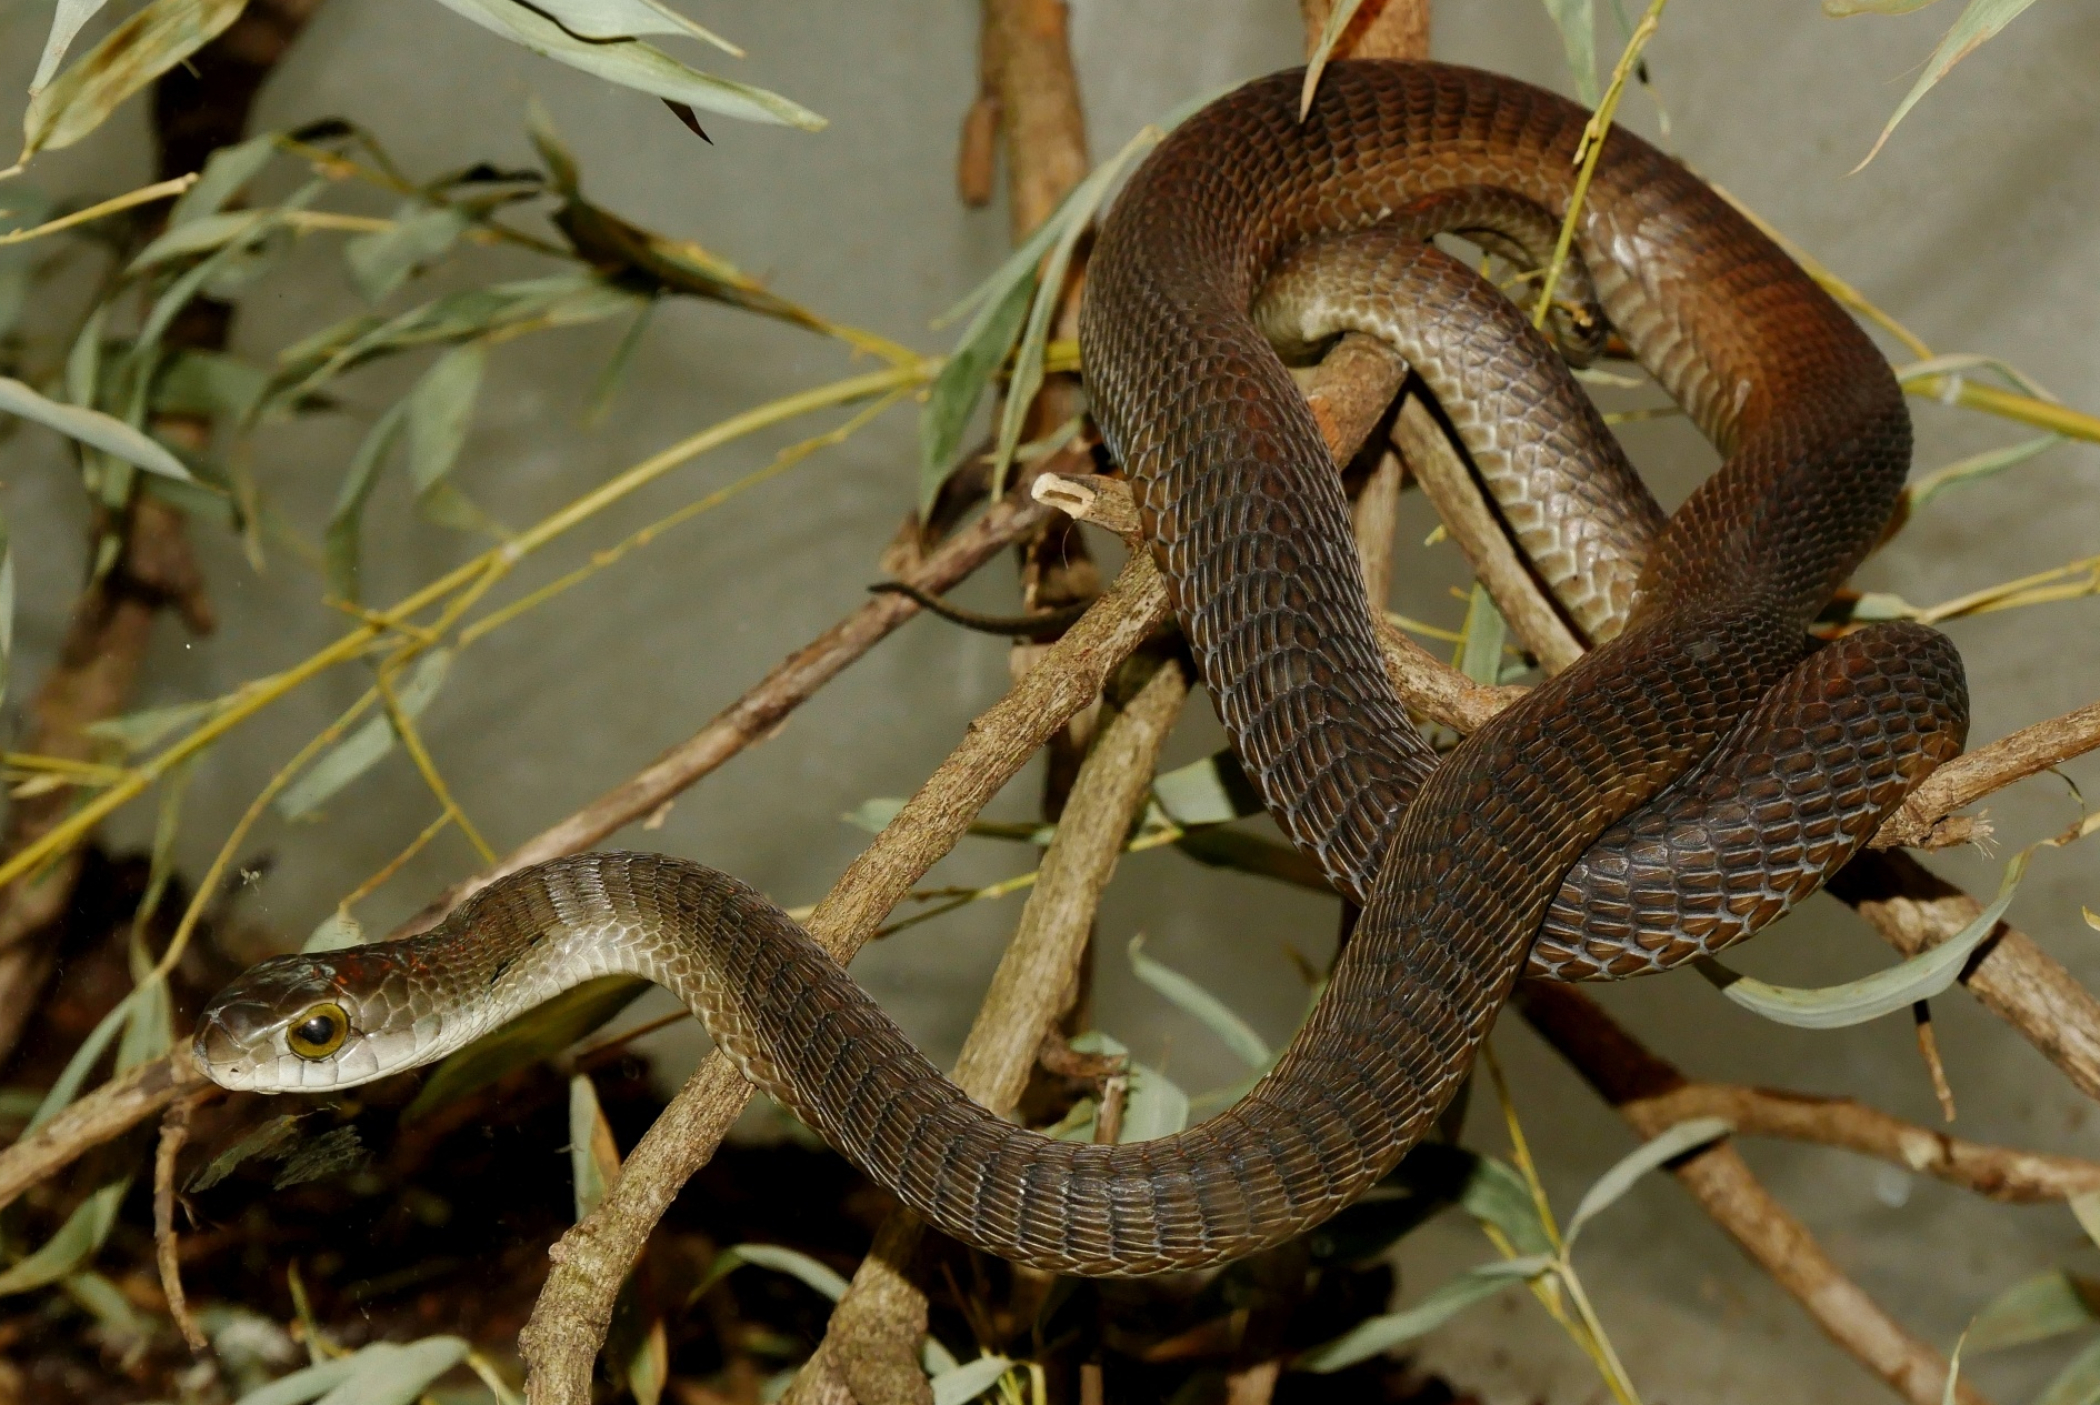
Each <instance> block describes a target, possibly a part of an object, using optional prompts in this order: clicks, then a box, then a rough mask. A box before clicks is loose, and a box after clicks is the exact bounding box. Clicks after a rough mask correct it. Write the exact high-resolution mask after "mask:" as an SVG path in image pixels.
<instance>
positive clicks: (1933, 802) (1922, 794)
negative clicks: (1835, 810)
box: [1874, 702, 2100, 849]
mask: <svg viewBox="0 0 2100 1405" xmlns="http://www.w3.org/2000/svg"><path fill="white" fill-rule="evenodd" d="M2095 747H2100V702H2095V703H2088V704H2086V705H2085V706H2084V707H2081V708H2079V709H2078V710H2077V711H2075V712H2067V713H2065V714H2063V716H2061V717H2052V718H2050V719H2049V720H2048V721H2046V722H2037V723H2035V724H2034V725H2033V726H2031V727H2022V728H2021V729H2020V730H2019V731H2017V732H2014V733H2012V734H2010V735H2009V736H2003V737H2000V738H1999V739H1998V740H1996V741H1994V742H1992V743H1991V744H1990V745H1989V746H1985V747H1979V748H1977V749H1976V750H1975V751H1972V752H1969V753H1968V754H1967V755H1964V756H1957V757H1955V758H1954V759H1953V760H1952V761H1949V762H1948V763H1947V764H1946V765H1944V766H1942V767H1940V768H1939V769H1938V770H1937V771H1934V772H1933V773H1932V774H1931V775H1929V776H1927V777H1926V778H1925V780H1924V782H1923V783H1922V784H1921V785H1919V786H1918V788H1917V789H1916V790H1914V791H1912V792H1911V793H1910V794H1909V795H1908V796H1906V797H1905V798H1904V801H1903V804H1902V805H1900V806H1899V807H1897V810H1896V813H1895V814H1893V815H1890V816H1889V817H1888V819H1887V820H1886V821H1884V822H1883V823H1882V826H1881V828H1880V830H1879V831H1878V832H1876V834H1875V835H1874V847H1876V848H1877V849H1893V848H1897V847H1900V846H1902V845H1906V844H1923V843H1925V842H1926V841H1927V840H1928V839H1929V838H1931V837H1932V836H1933V833H1934V830H1935V828H1936V827H1937V826H1938V825H1940V824H1941V822H1942V821H1944V820H1945V819H1946V818H1947V816H1949V815H1951V814H1952V813H1953V812H1954V811H1956V810H1959V809H1960V808H1961V807H1962V806H1964V805H1973V804H1975V803H1976V802H1977V801H1978V800H1981V799H1983V797H1985V796H1986V795H1989V794H1991V793H1992V792H1993V791H1997V790H2003V789H2004V788H2005V787H2007V786H2009V785H2011V784H2012V783H2013V782H2015V781H2021V780H2025V779H2027V777H2029V776H2032V775H2035V774H2036V773H2038V772H2041V771H2046V770H2048V769H2049V768H2050V767H2051V766H2060V765H2062V764H2063V763H2064V762H2066V761H2069V760H2072V759H2073V758H2075V757H2079V756H2083V755H2085V754H2086V753H2087V752H2089V751H2091V750H2093V749H2094V748H2095Z"/></svg>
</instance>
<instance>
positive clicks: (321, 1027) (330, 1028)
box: [299, 1015, 335, 1044]
mask: <svg viewBox="0 0 2100 1405" xmlns="http://www.w3.org/2000/svg"><path fill="white" fill-rule="evenodd" d="M334 1034H335V1020H334V1019H332V1018H331V1017H329V1016H327V1015H315V1016H314V1017H313V1018H312V1019H310V1020H308V1021H307V1022H306V1023H305V1024H303V1025H300V1026H299V1038H300V1039H302V1040H304V1041H305V1042H306V1043H308V1044H326V1043H327V1042H328V1041H329V1039H330V1038H331V1037H333V1036H334Z"/></svg>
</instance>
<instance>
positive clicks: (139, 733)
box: [86, 698, 220, 756]
mask: <svg viewBox="0 0 2100 1405" xmlns="http://www.w3.org/2000/svg"><path fill="white" fill-rule="evenodd" d="M219 705H220V704H219V699H217V698H212V699H210V700H208V701H206V702H188V703H172V704H170V705H169V706H167V707H149V708H147V709H145V710H144V711H142V712H127V713H125V714H124V715H123V716H121V717H110V718H105V719H104V720H102V721H100V722H91V723H89V724H88V726H87V729H86V730H87V734H88V735H89V736H91V737H94V738H96V739H97V740H98V741H108V742H115V743H116V744H117V745H118V746H121V747H123V748H124V751H125V754H126V755H129V756H136V755H138V754H139V753H140V752H142V751H150V750H152V749H153V748H154V747H156V746H158V745H160V743H161V742H163V741H165V740H166V739H167V738H169V737H171V736H173V735H174V734H175V733H176V732H178V731H180V730H182V729H183V728H185V727H188V726H189V725H190V724H192V723H194V722H201V721H203V720H204V719H205V718H206V717H209V716H210V715H211V714H212V713H214V712H217V711H218V710H219Z"/></svg>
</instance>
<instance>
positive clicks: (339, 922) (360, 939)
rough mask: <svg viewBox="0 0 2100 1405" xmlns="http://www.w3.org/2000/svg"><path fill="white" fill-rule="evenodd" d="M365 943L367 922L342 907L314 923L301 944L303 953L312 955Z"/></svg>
mask: <svg viewBox="0 0 2100 1405" xmlns="http://www.w3.org/2000/svg"><path fill="white" fill-rule="evenodd" d="M364 944H365V924H364V923H362V922H360V921H358V920H357V918H356V917H355V916H353V915H351V914H350V913H348V912H345V911H344V910H343V909H341V908H337V909H336V910H335V911H334V912H331V913H329V914H328V915H327V916H326V917H324V918H322V919H321V920H320V921H319V922H316V923H315V924H314V929H313V930H312V931H311V932H308V933H307V934H306V941H305V943H304V944H303V945H301V946H300V948H299V950H300V952H301V953H302V954H304V955H308V956H311V955H313V954H315V953H317V952H323V951H341V950H342V949H343V948H345V947H351V946H363V945H364Z"/></svg>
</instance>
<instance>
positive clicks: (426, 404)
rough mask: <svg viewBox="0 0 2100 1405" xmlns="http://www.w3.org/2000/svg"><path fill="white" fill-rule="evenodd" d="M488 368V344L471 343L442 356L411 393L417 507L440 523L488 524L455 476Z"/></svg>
mask: <svg viewBox="0 0 2100 1405" xmlns="http://www.w3.org/2000/svg"><path fill="white" fill-rule="evenodd" d="M487 367H488V347H487V344H486V343H484V342H478V341H473V342H468V343H467V344H466V345H464V346H458V347H454V348H453V349H452V350H450V351H448V352H446V353H445V354H444V355H443V356H440V357H439V358H438V359H437V360H436V361H435V362H434V363H432V365H431V367H430V369H429V370H428V371H425V372H424V373H423V376H422V378H421V379H420V380H418V381H417V382H416V385H415V388H414V389H413V390H411V391H410V392H409V394H408V477H409V482H410V483H411V484H412V485H413V486H414V488H415V490H416V510H417V511H419V512H420V513H422V514H423V516H424V517H425V518H427V519H428V520H430V521H432V522H435V523H437V524H438V525H439V526H443V527H453V528H457V529H459V530H461V531H475V530H478V529H481V528H484V527H486V526H487V525H488V519H487V518H486V517H485V516H484V515H483V514H482V512H481V510H480V509H479V508H477V507H475V506H474V505H473V503H472V502H470V501H469V500H468V499H467V497H466V495H465V494H464V493H461V492H460V491H459V489H458V488H457V487H455V486H453V484H452V482H451V478H450V475H451V473H452V469H453V466H454V465H455V464H456V463H458V462H459V454H460V450H461V449H462V448H464V447H465V446H466V442H467V431H468V430H469V429H470V428H472V426H473V422H474V401H475V399H476V398H477V397H478V396H479V395H480V393H481V379H482V374H483V372H484V371H485V370H486V369H487Z"/></svg>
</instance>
